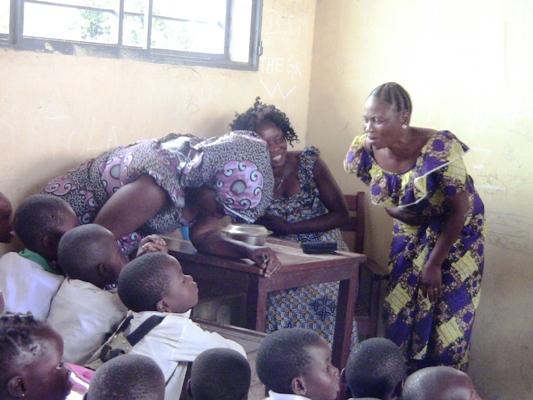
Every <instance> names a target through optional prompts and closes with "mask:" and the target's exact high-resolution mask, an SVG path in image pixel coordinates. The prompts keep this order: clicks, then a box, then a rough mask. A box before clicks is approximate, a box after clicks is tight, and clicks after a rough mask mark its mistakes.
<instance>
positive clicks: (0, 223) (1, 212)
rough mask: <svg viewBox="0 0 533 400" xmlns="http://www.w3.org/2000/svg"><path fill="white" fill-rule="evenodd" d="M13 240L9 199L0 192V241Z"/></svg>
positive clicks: (11, 208)
mask: <svg viewBox="0 0 533 400" xmlns="http://www.w3.org/2000/svg"><path fill="white" fill-rule="evenodd" d="M11 240H13V207H12V206H11V202H10V201H9V199H8V198H7V197H6V196H5V195H4V194H3V193H1V192H0V243H11Z"/></svg>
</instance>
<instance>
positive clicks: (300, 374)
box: [256, 328, 339, 400]
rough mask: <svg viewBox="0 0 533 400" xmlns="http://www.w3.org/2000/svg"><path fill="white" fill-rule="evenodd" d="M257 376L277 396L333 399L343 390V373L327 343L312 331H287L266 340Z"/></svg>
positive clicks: (262, 346)
mask: <svg viewBox="0 0 533 400" xmlns="http://www.w3.org/2000/svg"><path fill="white" fill-rule="evenodd" d="M256 367H257V375H258V376H259V379H260V380H261V382H263V384H264V385H265V386H266V387H267V388H269V389H270V390H273V391H274V392H277V393H284V394H298V395H300V396H305V397H307V398H310V399H312V400H318V399H321V400H328V399H330V400H333V399H335V398H337V393H338V391H339V370H338V369H337V368H336V367H334V366H333V365H331V350H330V349H329V347H328V345H327V343H326V341H325V340H324V339H322V338H321V337H320V336H319V335H318V334H317V333H316V332H314V331H311V330H308V329H300V328H287V329H281V330H279V331H275V332H273V333H271V334H270V335H268V336H267V337H265V338H264V339H263V341H262V342H261V345H260V346H259V351H258V353H257V359H256Z"/></svg>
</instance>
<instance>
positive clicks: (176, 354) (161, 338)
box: [118, 253, 246, 400]
mask: <svg viewBox="0 0 533 400" xmlns="http://www.w3.org/2000/svg"><path fill="white" fill-rule="evenodd" d="M118 294H119V296H120V298H121V300H122V302H123V303H124V305H126V307H128V309H129V310H130V312H129V313H131V315H133V319H132V320H131V324H130V326H129V328H128V329H127V330H126V331H125V334H126V335H127V334H129V333H131V332H132V331H134V330H135V329H137V328H138V327H139V325H140V324H141V323H142V322H144V321H145V320H147V319H148V318H149V317H150V316H152V315H159V316H162V317H164V319H163V320H162V321H161V323H160V324H159V325H157V326H156V327H155V328H153V329H152V330H151V331H150V332H148V334H147V335H146V336H144V338H143V339H141V340H140V341H139V343H137V344H136V345H135V346H134V347H133V350H132V353H134V354H143V355H146V356H149V357H151V358H152V359H153V360H154V361H155V362H157V364H158V365H159V367H160V368H161V369H162V370H163V373H164V375H165V380H166V382H167V384H166V390H165V400H173V399H179V398H180V394H181V390H182V387H183V382H184V379H185V372H186V370H187V363H188V362H192V361H194V360H195V359H196V357H197V356H198V355H199V354H200V353H202V352H203V351H204V350H207V349H210V348H216V347H225V348H231V349H234V350H236V351H238V352H239V353H241V354H242V355H243V356H245V357H246V353H245V352H244V349H243V348H242V347H241V346H240V345H239V344H237V343H235V342H233V341H231V340H227V339H225V338H223V337H222V336H220V335H218V334H217V333H211V332H207V331H204V330H203V329H202V328H200V327H199V326H198V325H197V324H195V323H194V322H193V321H191V320H190V319H189V316H190V310H191V308H192V307H194V306H195V305H196V303H197V302H198V287H197V285H196V282H194V280H193V278H192V277H191V276H190V275H184V274H183V272H182V269H181V265H180V263H179V262H178V260H176V259H175V258H174V257H172V256H169V255H166V254H161V253H149V254H145V255H142V256H140V257H138V258H136V259H135V260H133V261H131V262H129V263H128V264H127V265H126V266H125V267H124V269H123V270H122V272H121V273H120V276H119V280H118Z"/></svg>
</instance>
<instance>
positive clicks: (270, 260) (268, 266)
mask: <svg viewBox="0 0 533 400" xmlns="http://www.w3.org/2000/svg"><path fill="white" fill-rule="evenodd" d="M248 258H249V259H250V260H252V261H253V262H255V263H256V264H257V265H258V266H259V268H260V269H261V270H262V271H261V272H262V275H263V276H264V277H265V278H269V277H270V276H271V275H272V274H274V273H275V272H276V271H278V270H279V269H280V268H281V262H280V261H279V260H278V256H277V255H276V253H275V251H274V250H272V249H271V248H270V247H266V246H260V247H255V246H254V248H251V249H250V252H249V254H248Z"/></svg>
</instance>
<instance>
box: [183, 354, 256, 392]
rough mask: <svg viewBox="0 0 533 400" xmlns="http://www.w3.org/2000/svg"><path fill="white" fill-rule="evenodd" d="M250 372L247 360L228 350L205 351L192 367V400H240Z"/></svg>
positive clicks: (248, 386)
mask: <svg viewBox="0 0 533 400" xmlns="http://www.w3.org/2000/svg"><path fill="white" fill-rule="evenodd" d="M251 378H252V371H251V369H250V364H249V363H248V360H247V359H246V358H245V357H243V356H242V354H240V353H239V352H237V351H235V350H232V349H223V348H217V349H209V350H206V351H204V352H202V353H201V354H200V355H199V356H198V357H196V360H194V363H193V365H192V370H191V379H190V381H189V389H190V394H191V395H192V397H193V399H194V400H213V399H217V400H244V399H246V398H247V395H248V390H249V389H250V380H251Z"/></svg>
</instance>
